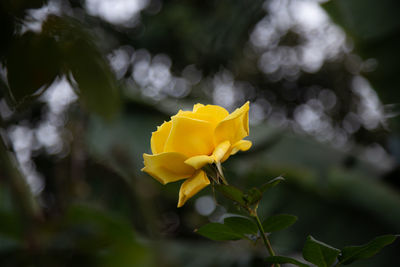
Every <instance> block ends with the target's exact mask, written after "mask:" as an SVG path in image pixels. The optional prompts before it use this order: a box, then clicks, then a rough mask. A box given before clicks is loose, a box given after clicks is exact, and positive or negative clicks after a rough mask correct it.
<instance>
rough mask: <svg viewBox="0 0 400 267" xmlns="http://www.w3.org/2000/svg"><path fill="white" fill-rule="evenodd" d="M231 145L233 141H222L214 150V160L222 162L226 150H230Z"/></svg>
mask: <svg viewBox="0 0 400 267" xmlns="http://www.w3.org/2000/svg"><path fill="white" fill-rule="evenodd" d="M230 147H231V142H229V141H225V142H222V143H220V144H219V145H218V146H217V147H216V148H215V150H214V152H213V156H214V160H215V161H216V162H220V161H221V159H222V158H223V157H224V156H225V155H226V152H228V150H229V148H230Z"/></svg>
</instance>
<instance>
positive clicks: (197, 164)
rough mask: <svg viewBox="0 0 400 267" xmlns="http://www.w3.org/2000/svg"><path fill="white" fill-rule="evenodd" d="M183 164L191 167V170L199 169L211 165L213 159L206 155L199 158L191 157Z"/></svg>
mask: <svg viewBox="0 0 400 267" xmlns="http://www.w3.org/2000/svg"><path fill="white" fill-rule="evenodd" d="M185 163H186V164H187V165H190V166H192V167H193V168H195V169H196V170H197V169H200V168H202V167H203V166H204V165H206V164H211V163H214V157H213V156H207V155H200V156H193V157H191V158H188V159H187V160H186V161H185Z"/></svg>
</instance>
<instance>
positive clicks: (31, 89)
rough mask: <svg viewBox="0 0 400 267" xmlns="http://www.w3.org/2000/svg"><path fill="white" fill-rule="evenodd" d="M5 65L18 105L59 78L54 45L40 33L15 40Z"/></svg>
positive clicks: (12, 92) (57, 60)
mask: <svg viewBox="0 0 400 267" xmlns="http://www.w3.org/2000/svg"><path fill="white" fill-rule="evenodd" d="M6 64H7V79H8V83H9V86H10V89H11V94H12V96H13V99H14V101H15V102H16V103H17V104H19V103H20V102H21V101H23V100H25V99H27V98H28V97H31V96H33V95H34V94H35V93H36V92H37V91H38V90H39V89H40V88H42V87H43V86H48V85H50V84H51V83H52V82H53V80H54V79H55V78H56V76H57V75H58V73H59V69H60V63H59V51H58V49H57V44H56V42H55V40H54V39H53V38H51V37H49V36H47V35H45V34H43V33H40V34H37V33H34V32H26V33H24V34H23V35H22V36H20V37H17V38H16V39H15V40H14V43H13V44H12V46H11V49H10V53H9V55H8V56H7V61H6Z"/></svg>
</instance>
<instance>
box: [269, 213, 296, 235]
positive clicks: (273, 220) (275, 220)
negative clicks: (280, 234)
mask: <svg viewBox="0 0 400 267" xmlns="http://www.w3.org/2000/svg"><path fill="white" fill-rule="evenodd" d="M296 221H297V217H296V216H294V215H290V214H278V215H274V216H271V217H268V218H267V219H266V220H265V221H264V222H263V224H262V225H263V228H264V231H265V232H266V233H272V232H276V231H280V230H283V229H285V228H288V227H289V226H291V225H292V224H294V223H295V222H296Z"/></svg>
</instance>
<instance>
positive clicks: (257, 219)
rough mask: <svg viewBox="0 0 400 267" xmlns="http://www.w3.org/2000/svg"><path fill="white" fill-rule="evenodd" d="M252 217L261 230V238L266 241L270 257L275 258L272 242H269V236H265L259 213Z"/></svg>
mask: <svg viewBox="0 0 400 267" xmlns="http://www.w3.org/2000/svg"><path fill="white" fill-rule="evenodd" d="M252 216H253V218H254V220H255V221H256V224H257V227H258V229H259V230H260V234H261V237H262V239H263V241H264V245H265V247H266V248H267V250H268V253H269V255H270V256H275V252H274V249H273V248H272V245H271V242H270V241H269V239H268V237H267V235H266V234H265V231H264V228H263V226H262V224H261V221H260V218H259V217H258V215H257V211H255V212H254V213H253V215H252ZM276 266H277V267H280V265H279V264H276Z"/></svg>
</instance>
